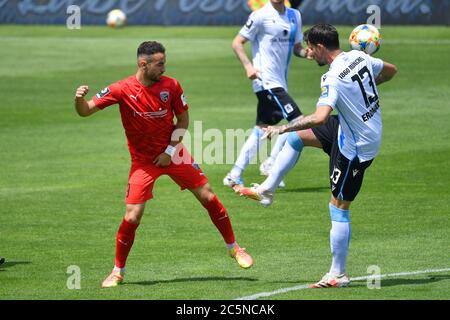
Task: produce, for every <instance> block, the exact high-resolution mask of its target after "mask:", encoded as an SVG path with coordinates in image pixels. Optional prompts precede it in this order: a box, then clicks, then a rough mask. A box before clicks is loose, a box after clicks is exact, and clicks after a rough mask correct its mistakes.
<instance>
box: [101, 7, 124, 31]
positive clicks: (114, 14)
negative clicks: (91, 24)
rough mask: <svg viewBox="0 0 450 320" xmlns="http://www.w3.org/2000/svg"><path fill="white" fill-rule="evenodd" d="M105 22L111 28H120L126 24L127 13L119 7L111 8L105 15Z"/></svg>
mask: <svg viewBox="0 0 450 320" xmlns="http://www.w3.org/2000/svg"><path fill="white" fill-rule="evenodd" d="M106 24H107V25H108V26H110V27H111V28H122V27H124V26H125V25H126V24H127V15H126V14H125V13H124V12H123V11H122V10H120V9H114V10H111V11H110V12H109V13H108V16H107V17H106Z"/></svg>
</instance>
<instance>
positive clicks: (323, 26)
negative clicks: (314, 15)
mask: <svg viewBox="0 0 450 320" xmlns="http://www.w3.org/2000/svg"><path fill="white" fill-rule="evenodd" d="M305 40H306V41H307V42H308V43H311V44H313V45H315V46H317V45H318V44H321V45H323V46H324V47H325V48H327V49H328V50H337V49H339V33H338V32H337V30H336V28H335V27H333V26H332V25H331V24H327V23H320V24H316V25H315V26H313V27H311V29H309V30H306V31H305Z"/></svg>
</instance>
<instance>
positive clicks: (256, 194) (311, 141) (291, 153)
mask: <svg viewBox="0 0 450 320" xmlns="http://www.w3.org/2000/svg"><path fill="white" fill-rule="evenodd" d="M287 136H288V138H287V141H286V143H285V144H284V147H283V149H281V152H280V153H279V155H278V157H277V158H276V160H275V163H274V165H273V167H272V170H271V173H270V175H269V176H268V177H267V178H266V180H264V182H263V183H262V184H260V185H258V184H254V186H253V187H252V188H241V189H240V190H239V193H240V194H241V195H242V196H246V197H248V198H251V199H254V200H257V201H259V202H260V203H261V205H263V206H264V207H267V206H269V205H271V204H272V201H273V194H274V193H275V190H276V188H277V186H278V185H279V184H280V182H281V181H282V180H283V178H284V177H285V176H286V175H287V174H288V172H289V171H290V170H291V169H292V168H293V167H294V166H295V164H296V163H297V162H298V160H299V158H300V155H301V152H302V150H303V148H304V147H305V146H310V147H317V148H322V145H321V143H320V141H319V140H318V139H317V137H316V136H315V135H314V133H313V131H312V130H302V131H297V132H290V133H288V134H287Z"/></svg>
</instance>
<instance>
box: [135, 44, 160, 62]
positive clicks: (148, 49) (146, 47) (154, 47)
mask: <svg viewBox="0 0 450 320" xmlns="http://www.w3.org/2000/svg"><path fill="white" fill-rule="evenodd" d="M155 53H166V48H164V46H163V45H162V44H161V43H159V42H156V41H145V42H142V43H141V44H140V45H139V48H138V49H137V56H138V58H139V56H141V55H147V56H151V55H153V54H155Z"/></svg>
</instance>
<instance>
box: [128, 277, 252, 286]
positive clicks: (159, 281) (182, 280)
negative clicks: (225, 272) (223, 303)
mask: <svg viewBox="0 0 450 320" xmlns="http://www.w3.org/2000/svg"><path fill="white" fill-rule="evenodd" d="M195 281H258V280H257V279H254V278H246V277H193V278H175V279H170V280H148V281H136V282H129V281H127V282H126V283H125V284H138V285H141V286H153V285H157V284H160V283H176V282H195Z"/></svg>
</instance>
